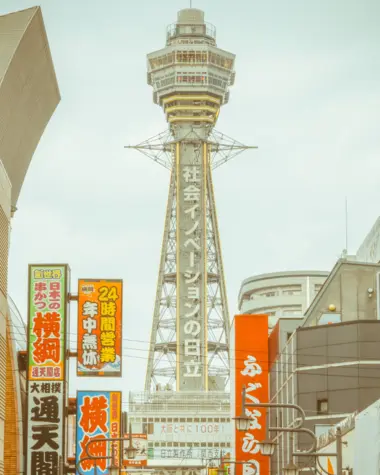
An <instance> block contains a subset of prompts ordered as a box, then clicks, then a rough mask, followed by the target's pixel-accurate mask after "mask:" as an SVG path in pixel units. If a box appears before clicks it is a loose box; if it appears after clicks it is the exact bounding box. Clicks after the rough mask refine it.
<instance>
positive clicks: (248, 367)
mask: <svg viewBox="0 0 380 475" xmlns="http://www.w3.org/2000/svg"><path fill="white" fill-rule="evenodd" d="M244 366H245V368H244V369H242V370H241V371H240V373H241V374H242V375H243V376H256V375H257V374H261V373H262V372H263V370H262V369H261V366H260V365H259V364H258V363H256V358H255V357H254V356H251V355H249V356H248V359H247V360H245V361H244Z"/></svg>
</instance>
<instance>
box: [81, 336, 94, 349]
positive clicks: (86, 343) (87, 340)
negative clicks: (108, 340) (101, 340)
mask: <svg viewBox="0 0 380 475" xmlns="http://www.w3.org/2000/svg"><path fill="white" fill-rule="evenodd" d="M82 348H83V349H84V350H97V349H98V337H97V335H95V334H93V335H90V334H88V333H85V334H84V335H83V340H82Z"/></svg>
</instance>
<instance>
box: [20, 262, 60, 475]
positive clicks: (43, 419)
mask: <svg viewBox="0 0 380 475" xmlns="http://www.w3.org/2000/svg"><path fill="white" fill-rule="evenodd" d="M67 285H68V267H67V266H66V265H39V266H36V265H30V266H29V296H28V373H27V375H28V404H27V424H28V429H27V457H26V474H27V475H45V474H46V473H49V474H51V475H58V474H59V473H60V472H59V470H60V458H61V457H63V456H64V454H65V433H66V430H65V425H66V415H65V412H66V411H65V407H66V404H65V403H66V328H67V326H68V321H67V320H68V318H67V294H68V289H67Z"/></svg>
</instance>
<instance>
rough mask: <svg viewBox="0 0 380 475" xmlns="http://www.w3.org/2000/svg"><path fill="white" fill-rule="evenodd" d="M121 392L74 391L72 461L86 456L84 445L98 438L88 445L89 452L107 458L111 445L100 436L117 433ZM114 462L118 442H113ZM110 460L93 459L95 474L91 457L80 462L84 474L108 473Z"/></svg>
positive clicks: (117, 435)
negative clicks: (74, 455) (75, 425)
mask: <svg viewBox="0 0 380 475" xmlns="http://www.w3.org/2000/svg"><path fill="white" fill-rule="evenodd" d="M120 427H121V392H120V391H77V433H76V463H78V462H79V461H80V460H82V459H84V458H86V457H87V454H86V445H87V444H88V442H89V441H90V440H93V439H95V440H99V442H96V443H94V444H92V445H91V446H90V447H89V452H90V454H91V455H93V456H96V457H109V456H111V455H112V452H111V451H112V447H111V444H110V443H109V442H102V439H108V438H111V437H113V438H118V437H120V433H121V428H120ZM114 450H115V461H116V462H117V463H118V462H119V458H120V453H119V444H118V443H117V444H115V447H114ZM110 464H111V460H110V459H102V460H99V461H98V462H97V468H98V470H97V474H96V470H95V467H94V462H93V461H92V460H85V461H83V462H82V463H81V464H80V468H81V471H82V472H85V473H86V475H106V474H109V470H108V467H109V465H110Z"/></svg>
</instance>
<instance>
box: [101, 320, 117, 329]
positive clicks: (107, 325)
mask: <svg viewBox="0 0 380 475" xmlns="http://www.w3.org/2000/svg"><path fill="white" fill-rule="evenodd" d="M115 330H116V318H115V317H101V318H100V331H102V332H107V331H112V332H114V331H115Z"/></svg>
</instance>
